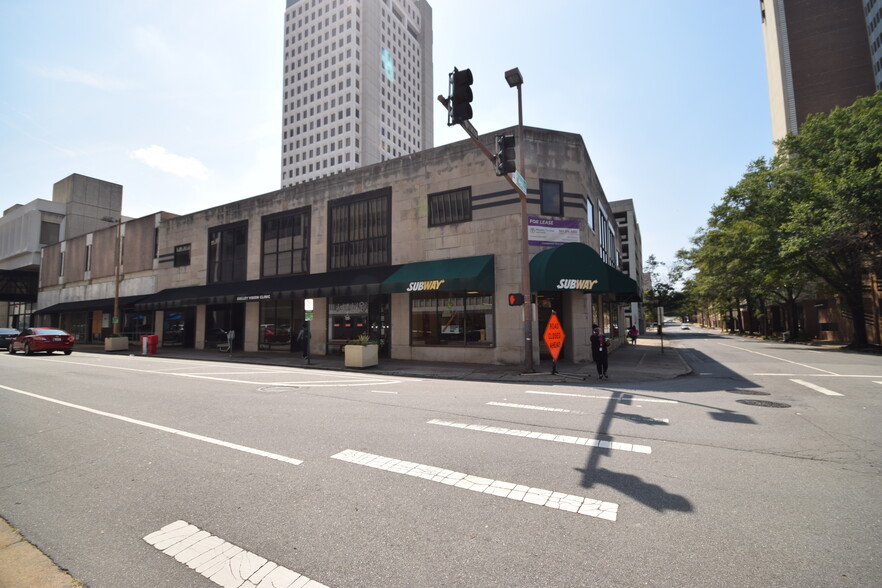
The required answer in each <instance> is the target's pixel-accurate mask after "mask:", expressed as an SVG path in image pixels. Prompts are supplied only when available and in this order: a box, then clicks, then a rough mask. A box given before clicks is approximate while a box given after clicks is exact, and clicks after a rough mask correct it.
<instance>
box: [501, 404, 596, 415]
mask: <svg viewBox="0 0 882 588" xmlns="http://www.w3.org/2000/svg"><path fill="white" fill-rule="evenodd" d="M487 404H488V405H490V406H505V407H507V408H526V409H527V410H544V411H546V412H569V413H572V414H585V413H583V412H579V411H578V410H568V409H566V408H550V407H548V406H535V405H533V404H515V403H514V402H488V403H487Z"/></svg>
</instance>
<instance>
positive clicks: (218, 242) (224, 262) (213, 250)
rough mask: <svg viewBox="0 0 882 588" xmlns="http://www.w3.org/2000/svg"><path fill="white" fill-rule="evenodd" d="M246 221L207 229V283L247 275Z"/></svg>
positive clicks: (230, 280) (242, 277) (230, 279)
mask: <svg viewBox="0 0 882 588" xmlns="http://www.w3.org/2000/svg"><path fill="white" fill-rule="evenodd" d="M247 263H248V222H247V221H242V222H240V223H235V224H232V225H225V226H223V227H215V228H212V229H209V231H208V283H209V284H214V283H217V282H239V281H244V280H245V278H246V276H247V272H246V269H247Z"/></svg>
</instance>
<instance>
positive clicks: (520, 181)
mask: <svg viewBox="0 0 882 588" xmlns="http://www.w3.org/2000/svg"><path fill="white" fill-rule="evenodd" d="M511 179H512V181H513V182H514V183H515V184H517V185H518V188H520V189H521V194H523V195H524V196H526V195H527V180H525V179H524V176H522V175H521V172H519V171H518V170H515V171H514V172H512V174H511Z"/></svg>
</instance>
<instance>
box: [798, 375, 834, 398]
mask: <svg viewBox="0 0 882 588" xmlns="http://www.w3.org/2000/svg"><path fill="white" fill-rule="evenodd" d="M790 381H791V382H796V383H797V384H800V385H802V386H805V387H806V388H811V389H812V390H814V391H815V392H820V393H821V394H826V395H827V396H842V394H840V393H839V392H834V391H833V390H828V389H827V388H822V387H821V386H818V385H817V384H812V383H811V382H806V381H804V380H794V379H791V380H790Z"/></svg>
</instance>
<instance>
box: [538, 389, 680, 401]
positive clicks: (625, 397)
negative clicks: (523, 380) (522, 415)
mask: <svg viewBox="0 0 882 588" xmlns="http://www.w3.org/2000/svg"><path fill="white" fill-rule="evenodd" d="M524 393H525V394H544V395H546V396H569V397H571V398H592V399H594V400H609V399H610V398H613V397H612V396H591V395H589V394H572V393H568V392H545V391H542V390H524ZM617 400H622V401H625V402H661V403H664V404H679V401H677V400H665V399H663V398H645V397H643V396H634V395H633V394H622V395H621V396H620V397H618V398H617Z"/></svg>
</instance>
